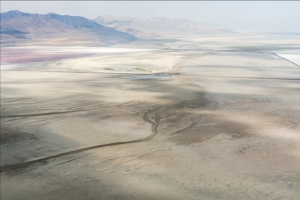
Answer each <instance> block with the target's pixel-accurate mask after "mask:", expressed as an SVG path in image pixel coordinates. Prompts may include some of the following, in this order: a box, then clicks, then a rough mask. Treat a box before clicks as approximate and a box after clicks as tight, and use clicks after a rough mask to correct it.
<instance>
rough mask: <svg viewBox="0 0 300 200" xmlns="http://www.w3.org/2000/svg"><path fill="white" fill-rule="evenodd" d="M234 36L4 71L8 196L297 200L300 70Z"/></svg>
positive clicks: (4, 156)
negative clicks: (238, 45)
mask: <svg viewBox="0 0 300 200" xmlns="http://www.w3.org/2000/svg"><path fill="white" fill-rule="evenodd" d="M215 39H216V38H215ZM211 40H212V38H211ZM231 40H233V38H231V37H226V38H225V37H224V38H217V39H216V42H211V43H209V42H208V43H207V44H206V46H205V43H204V42H205V40H204V39H203V38H186V39H184V38H180V39H178V40H176V41H174V42H173V43H172V42H169V43H166V44H164V45H163V46H162V47H159V46H157V48H153V49H157V50H154V51H142V52H141V51H130V52H117V53H116V52H111V53H107V54H105V55H104V54H102V53H101V52H100V53H93V55H89V56H85V55H84V56H79V57H76V58H75V57H72V58H69V57H68V58H64V59H61V58H56V59H52V60H48V61H40V62H18V63H6V64H4V65H2V66H1V68H2V67H4V68H2V69H1V199H5V200H10V199H22V200H24V199H25V200H26V199H28V200H29V199H30V200H32V199H75V200H77V199H78V200H81V199H112V200H114V199H122V200H123V199H149V200H150V199H151V200H152V199H172V200H173V199H204V200H217V199H230V200H241V199H242V200H254V199H255V200H275V199H285V200H295V199H298V197H299V195H300V192H299V191H300V170H299V169H300V153H299V152H300V135H299V133H300V115H299V113H300V103H299V102H300V91H299V88H300V68H299V67H297V66H296V65H294V64H293V63H291V62H289V61H287V60H286V59H283V58H281V57H274V53H272V52H269V53H266V52H263V51H251V52H249V51H244V50H241V51H237V50H236V49H235V50H234V51H233V50H232V49H233V47H230V46H228V44H229V43H230V41H231ZM244 40H246V36H241V37H240V41H244ZM251 40H252V45H255V44H256V45H260V44H261V43H262V41H256V43H255V37H251ZM195 41H196V42H195ZM202 42H203V43H202ZM217 43H219V44H220V46H218V45H217ZM268 43H269V44H272V45H278V44H281V43H285V42H284V41H276V42H275V43H274V42H273V43H272V41H268ZM286 44H291V45H292V44H293V43H292V42H289V41H288V42H286ZM201 45H203V46H202V47H203V48H202V49H199V46H201ZM234 45H236V44H234ZM247 45H248V44H245V46H247ZM220 47H222V48H223V49H220ZM51 48H53V49H52V51H53V52H57V51H59V49H57V50H55V48H54V47H53V46H52V47H51ZM131 48H135V47H132V46H131ZM180 48H181V49H183V48H184V49H185V50H184V51H181V50H179V49H180ZM82 49H88V48H87V47H86V48H82ZM204 49H206V50H204ZM36 51H39V52H40V53H41V54H42V51H40V50H36ZM69 51H71V50H69ZM74 51H75V50H74ZM90 51H92V50H87V51H84V50H83V51H82V52H81V53H83V54H85V53H87V52H90ZM48 53H49V52H48ZM1 56H2V57H3V56H7V55H4V54H3V55H1ZM5 67H6V68H5Z"/></svg>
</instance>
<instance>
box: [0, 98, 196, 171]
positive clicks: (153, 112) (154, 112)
mask: <svg viewBox="0 0 300 200" xmlns="http://www.w3.org/2000/svg"><path fill="white" fill-rule="evenodd" d="M199 100H200V99H198V98H197V99H196V100H189V101H182V102H180V103H177V104H173V105H164V106H156V107H155V108H152V109H151V108H149V109H148V111H147V112H145V113H144V114H143V120H144V121H146V122H148V123H150V124H151V134H150V135H149V136H147V137H144V138H140V139H136V140H130V141H120V142H112V143H107V144H100V145H95V146H90V147H85V148H81V149H76V150H73V151H68V152H64V153H60V154H56V155H52V156H47V157H44V158H39V159H35V160H31V161H27V162H24V163H18V164H11V165H4V166H1V167H0V173H2V172H5V171H12V170H15V169H18V168H23V167H29V166H30V165H32V164H36V163H42V162H45V161H48V160H50V159H53V158H58V157H62V156H67V155H71V154H76V153H80V152H84V151H88V150H92V149H97V148H103V147H110V146H118V145H124V144H130V143H138V142H144V141H148V140H150V139H152V138H153V137H154V136H155V135H157V133H158V130H157V129H158V126H159V125H161V124H163V123H168V122H172V121H176V120H178V119H180V118H181V117H182V112H183V111H184V109H185V108H186V107H191V106H192V107H195V106H196V107H198V106H199V105H198V102H199ZM195 103H196V104H195ZM176 111H178V112H176ZM164 112H170V114H169V115H171V117H167V118H165V119H162V116H161V115H160V113H164ZM151 118H153V119H151Z"/></svg>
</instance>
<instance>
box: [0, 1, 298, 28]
mask: <svg viewBox="0 0 300 200" xmlns="http://www.w3.org/2000/svg"><path fill="white" fill-rule="evenodd" d="M9 10H20V11H23V12H29V13H40V14H46V13H48V12H53V13H58V14H67V15H77V16H83V17H86V18H89V19H94V18H96V17H98V16H99V15H103V14H110V15H116V16H131V17H161V16H164V17H172V18H184V19H190V20H194V21H202V22H207V23H212V24H215V25H218V27H220V28H227V29H232V30H238V31H242V30H244V31H280V32H282V31H284V32H296V31H297V32H300V1H289V2H287V1H264V2H261V1H260V2H259V1H256V2H253V1H211V2H209V1H111V2H109V1H12V2H10V1H2V0H1V12H6V11H9Z"/></svg>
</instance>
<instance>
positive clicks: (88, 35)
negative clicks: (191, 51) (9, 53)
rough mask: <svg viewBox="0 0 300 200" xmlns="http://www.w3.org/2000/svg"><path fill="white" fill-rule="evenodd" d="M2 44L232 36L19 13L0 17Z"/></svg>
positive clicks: (107, 18)
mask: <svg viewBox="0 0 300 200" xmlns="http://www.w3.org/2000/svg"><path fill="white" fill-rule="evenodd" d="M0 19H1V32H0V33H1V43H2V44H4V43H8V44H9V43H14V42H16V41H34V42H35V41H43V42H48V43H50V44H51V42H53V41H54V42H56V43H63V42H66V41H67V42H69V43H70V44H71V43H74V42H78V41H89V42H90V44H98V43H99V42H100V43H108V42H129V41H134V40H136V39H138V38H157V37H159V36H162V35H171V34H233V33H234V32H233V31H230V30H224V29H213V28H212V27H211V26H210V25H208V24H205V23H200V22H193V21H189V20H185V19H172V18H167V17H160V18H133V17H115V16H111V15H103V16H100V17H98V18H97V19H95V20H89V19H86V18H84V17H79V16H69V15H59V14H55V13H48V14H30V13H24V12H21V11H18V10H12V11H8V12H4V13H1V16H0Z"/></svg>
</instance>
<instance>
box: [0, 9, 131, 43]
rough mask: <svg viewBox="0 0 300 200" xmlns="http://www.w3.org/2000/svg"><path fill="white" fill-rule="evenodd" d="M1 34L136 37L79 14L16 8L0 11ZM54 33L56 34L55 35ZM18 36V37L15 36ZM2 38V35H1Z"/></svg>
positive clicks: (108, 37)
mask: <svg viewBox="0 0 300 200" xmlns="http://www.w3.org/2000/svg"><path fill="white" fill-rule="evenodd" d="M0 20H1V35H5V34H6V35H9V36H13V37H14V36H16V34H14V33H16V32H18V31H19V32H18V35H20V32H24V33H27V34H26V36H25V34H23V37H21V38H23V39H30V38H33V39H35V38H38V37H43V36H50V35H51V37H56V36H57V37H59V36H60V34H66V33H70V34H73V35H74V36H75V35H77V34H81V35H84V34H86V35H93V36H94V37H95V38H99V40H101V41H102V42H105V41H133V40H136V39H137V38H136V37H135V36H133V35H131V34H129V33H126V32H122V31H118V30H115V29H113V28H111V27H106V26H103V25H100V24H98V23H95V22H93V21H92V20H89V19H87V18H84V17H81V16H70V15H59V14H55V13H47V14H30V13H24V12H21V11H18V10H13V11H8V12H4V13H1V16H0ZM55 34H56V35H55ZM16 38H18V37H16ZM1 40H2V37H1Z"/></svg>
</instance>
